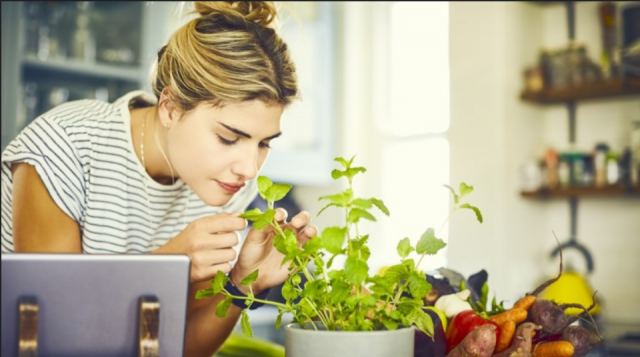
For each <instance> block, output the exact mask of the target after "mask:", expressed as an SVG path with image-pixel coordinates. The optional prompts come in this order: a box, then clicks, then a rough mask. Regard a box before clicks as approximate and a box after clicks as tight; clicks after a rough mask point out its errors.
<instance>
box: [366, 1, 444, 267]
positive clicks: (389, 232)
mask: <svg viewBox="0 0 640 357" xmlns="http://www.w3.org/2000/svg"><path fill="white" fill-rule="evenodd" d="M386 6H387V7H388V8H387V9H386V11H381V13H384V15H383V16H386V19H384V22H386V24H387V25H388V38H387V41H386V43H385V42H384V41H383V44H382V45H380V46H386V48H387V50H386V51H379V53H387V54H388V56H387V58H386V60H385V61H381V62H380V63H382V66H381V67H378V68H380V69H381V70H383V72H381V73H385V74H386V75H387V76H388V77H387V79H386V80H385V81H386V83H387V85H386V86H384V85H381V86H383V87H384V88H383V89H382V90H380V91H379V93H380V95H381V96H383V98H381V99H386V105H387V110H386V113H388V114H387V115H382V116H380V120H379V122H378V127H379V130H380V137H381V171H380V172H381V173H382V174H381V175H382V177H381V178H380V180H381V187H382V192H381V197H382V198H383V199H384V201H385V203H386V204H387V206H388V207H389V210H390V211H391V217H390V218H389V219H383V220H381V223H382V225H383V232H381V233H382V234H380V239H378V240H376V242H374V241H372V242H371V244H372V246H373V245H375V246H376V247H375V248H373V247H372V250H373V251H374V252H376V253H377V254H378V256H377V257H376V256H372V262H371V264H372V265H373V266H372V268H374V269H375V268H376V266H377V267H380V266H383V265H389V264H394V263H396V262H397V260H398V256H397V253H396V245H397V242H398V241H399V240H400V239H402V238H404V237H409V238H410V239H411V242H412V244H413V245H415V243H416V242H417V241H418V239H419V238H420V236H421V235H422V233H423V232H424V231H425V230H426V229H427V228H428V227H433V228H434V229H435V230H436V234H437V235H438V237H439V238H441V239H443V240H445V241H446V240H447V238H448V225H447V224H446V223H445V221H446V219H447V216H448V212H449V192H448V190H447V189H446V188H444V187H443V185H444V184H448V182H449V160H450V159H449V140H448V136H447V131H448V129H449V121H450V110H449V102H450V101H449V5H448V3H446V2H422V3H421V2H398V3H388V4H386ZM445 251H446V249H444V250H442V251H440V253H439V254H438V255H437V256H431V257H427V258H425V260H424V261H423V262H422V263H421V266H420V267H421V268H422V269H424V270H430V269H435V268H438V267H441V266H444V265H445V263H446V257H445ZM376 253H374V254H376Z"/></svg>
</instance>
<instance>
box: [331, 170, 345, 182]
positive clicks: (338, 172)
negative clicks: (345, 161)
mask: <svg viewBox="0 0 640 357" xmlns="http://www.w3.org/2000/svg"><path fill="white" fill-rule="evenodd" d="M344 175H345V172H344V171H341V170H338V169H333V170H332V171H331V178H332V179H334V180H337V179H339V178H340V177H342V176H344Z"/></svg>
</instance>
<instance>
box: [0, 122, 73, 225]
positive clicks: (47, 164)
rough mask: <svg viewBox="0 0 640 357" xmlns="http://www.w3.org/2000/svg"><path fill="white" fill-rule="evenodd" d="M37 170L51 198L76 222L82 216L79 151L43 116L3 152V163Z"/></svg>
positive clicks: (57, 127) (54, 124)
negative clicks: (24, 164) (30, 166)
mask: <svg viewBox="0 0 640 357" xmlns="http://www.w3.org/2000/svg"><path fill="white" fill-rule="evenodd" d="M19 162H24V163H28V164H30V165H32V166H33V167H35V169H36V172H37V173H38V176H39V177H40V180H42V183H43V184H44V186H45V187H46V189H47V191H48V192H49V195H50V196H51V198H52V199H53V201H54V202H55V203H56V205H57V206H58V207H60V209H62V211H64V213H65V214H66V215H68V216H69V217H71V218H72V219H73V220H75V221H76V222H80V219H81V217H82V214H83V211H84V210H83V202H84V192H85V186H84V180H83V170H82V165H81V161H80V158H79V156H78V152H77V150H76V148H75V146H74V145H73V142H72V140H71V139H70V138H69V136H68V135H67V133H66V132H65V131H64V130H63V129H62V128H61V127H60V126H59V125H58V124H57V123H56V122H55V121H52V120H49V119H47V118H46V117H44V116H41V117H39V118H37V119H36V120H34V121H33V122H31V124H29V125H28V126H27V127H26V128H25V129H24V130H23V131H22V132H20V134H19V135H18V136H17V137H16V138H15V139H14V140H13V141H12V142H11V143H10V144H9V145H8V146H7V148H6V149H5V150H4V151H3V153H2V164H3V165H8V166H11V164H13V163H19Z"/></svg>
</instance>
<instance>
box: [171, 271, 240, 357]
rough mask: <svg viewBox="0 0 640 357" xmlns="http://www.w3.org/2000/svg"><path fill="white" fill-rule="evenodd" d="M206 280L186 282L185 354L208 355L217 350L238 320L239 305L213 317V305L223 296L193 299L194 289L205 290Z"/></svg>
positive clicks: (214, 314)
mask: <svg viewBox="0 0 640 357" xmlns="http://www.w3.org/2000/svg"><path fill="white" fill-rule="evenodd" d="M210 286H211V282H210V281H201V282H198V283H192V284H190V289H189V311H188V312H187V331H186V337H185V351H184V355H185V356H195V357H198V356H206V357H210V356H212V355H213V354H214V353H215V352H216V351H218V350H219V349H220V347H221V346H222V344H223V343H224V341H225V340H226V339H227V337H229V335H230V334H231V331H232V330H233V327H234V326H235V325H236V323H237V322H238V317H239V316H240V308H239V307H237V306H235V305H233V304H231V307H229V311H227V315H226V316H225V317H222V318H220V317H218V316H216V306H217V305H218V302H220V301H221V300H222V299H223V298H224V297H223V295H221V294H218V295H216V296H214V297H211V298H205V299H201V300H196V299H195V296H196V291H198V290H201V289H207V288H209V287H210Z"/></svg>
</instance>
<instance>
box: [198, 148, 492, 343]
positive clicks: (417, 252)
mask: <svg viewBox="0 0 640 357" xmlns="http://www.w3.org/2000/svg"><path fill="white" fill-rule="evenodd" d="M353 160H354V158H351V159H350V160H346V159H344V158H342V157H338V158H336V159H335V161H337V162H338V163H339V164H340V165H341V168H340V169H334V170H333V171H332V172H331V176H332V178H333V179H334V180H339V179H346V180H347V182H348V187H347V188H346V189H345V190H344V191H342V192H339V193H336V194H333V195H327V196H322V197H320V198H319V199H320V200H321V201H324V202H326V205H325V206H324V207H323V208H322V209H321V210H320V212H319V213H318V215H319V214H321V213H322V212H323V211H324V210H326V209H328V208H331V207H334V208H336V209H340V210H342V211H343V212H344V225H336V226H331V227H327V228H325V229H324V230H323V231H322V233H321V234H320V235H319V236H316V237H314V238H312V239H311V240H309V241H308V242H307V243H306V244H305V245H304V246H300V245H299V244H298V241H297V238H296V234H295V232H294V231H293V230H292V229H291V228H289V227H285V228H283V227H282V226H281V225H280V224H278V222H277V221H276V219H275V207H274V203H275V202H276V201H278V200H281V199H282V198H284V197H285V196H286V195H287V193H288V192H289V190H290V189H291V186H290V185H285V184H278V183H273V182H272V181H271V180H270V179H269V178H267V177H265V176H260V177H259V178H258V190H259V194H260V196H261V197H262V198H263V199H264V200H265V201H267V203H268V207H267V209H266V210H265V211H264V212H263V211H261V210H260V209H258V208H254V209H252V210H250V211H247V212H245V213H244V214H243V215H242V217H244V218H246V219H247V220H249V221H251V222H252V223H253V227H254V228H255V229H265V228H266V227H272V228H273V230H274V234H275V235H274V237H273V244H274V246H275V248H276V249H277V250H278V251H279V252H280V253H282V254H283V255H284V258H283V260H282V264H287V263H288V264H289V276H288V278H287V279H286V281H285V282H284V284H283V286H282V296H283V297H284V300H285V302H284V303H279V302H274V301H267V300H263V299H259V298H257V297H255V295H254V294H253V292H250V293H249V294H248V296H246V297H241V296H236V295H232V294H230V293H229V292H228V291H227V290H225V289H224V286H225V283H226V282H227V279H228V277H227V276H226V275H225V274H224V273H222V272H218V274H217V275H216V276H215V277H214V278H213V279H212V280H211V286H210V287H209V288H208V289H203V290H199V291H198V292H197V294H196V298H197V299H201V298H205V297H211V296H213V295H216V294H218V293H222V294H223V295H224V296H225V298H224V299H223V300H222V301H221V302H220V303H219V304H218V306H217V308H216V314H217V315H218V316H221V317H222V316H225V315H226V313H227V311H228V309H229V307H230V306H231V301H232V299H244V300H245V303H246V304H247V305H249V306H250V305H251V304H252V303H254V302H260V303H264V304H269V305H273V306H275V307H277V309H278V316H277V319H276V322H275V328H276V329H279V328H280V325H281V323H282V316H283V314H285V313H288V314H291V315H292V316H293V321H294V322H296V323H298V324H299V325H300V326H302V327H304V328H310V329H325V330H343V331H371V330H395V329H397V328H399V327H403V326H411V325H414V326H416V327H417V328H418V329H419V330H421V331H422V332H424V333H426V334H427V335H429V336H432V335H433V322H432V320H431V317H430V315H429V314H427V313H426V312H425V311H424V310H423V307H424V297H425V296H426V295H427V293H428V292H429V291H430V290H431V286H430V284H429V283H428V282H427V280H426V278H425V273H424V272H423V271H421V270H420V269H419V268H418V267H419V265H420V263H421V262H422V260H423V259H424V257H425V256H427V255H434V254H436V253H437V252H438V251H440V250H441V249H442V248H444V247H445V245H446V244H445V243H444V242H443V241H442V240H441V239H440V238H438V237H437V235H436V232H435V230H434V229H433V228H428V229H427V230H426V231H425V232H424V233H423V234H422V236H421V237H420V239H419V240H418V242H417V244H416V245H415V246H413V245H412V244H411V240H410V239H409V238H404V239H402V240H400V241H399V243H398V245H397V252H398V255H399V261H400V262H399V263H398V264H395V265H392V266H389V267H388V268H386V269H385V270H384V272H383V273H379V274H375V275H372V276H371V275H369V265H368V259H369V257H370V255H371V252H370V250H369V247H368V245H367V242H368V240H369V238H370V237H369V235H368V234H363V233H362V232H361V231H360V229H359V226H358V224H359V222H360V221H362V220H365V219H366V220H370V221H376V218H375V216H374V212H376V211H377V212H379V213H382V214H385V215H387V216H388V215H389V210H388V209H387V207H386V206H385V204H384V202H383V201H382V200H380V199H378V198H375V197H371V198H363V197H357V196H356V195H355V194H354V192H353V179H354V177H355V176H357V175H359V174H362V173H365V172H366V169H365V168H364V167H358V166H353ZM446 187H447V188H448V189H449V190H450V191H451V194H452V196H453V202H454V204H453V206H452V211H451V212H453V211H454V210H457V209H470V210H472V211H473V212H474V213H475V215H476V218H477V219H478V221H480V222H482V214H481V212H480V210H479V209H478V208H477V207H475V206H473V205H471V204H469V203H466V202H461V199H462V198H463V197H465V196H467V195H468V194H469V193H471V192H472V191H473V187H472V186H470V185H467V184H465V183H461V184H460V187H459V190H458V191H456V190H455V189H453V188H452V187H450V186H446ZM450 214H451V213H450ZM417 218H418V217H417ZM448 219H449V218H448V217H447V219H446V220H445V222H443V226H444V224H445V223H446V221H448ZM337 257H342V258H344V264H343V266H342V267H340V268H332V267H333V263H334V260H335V259H336V258H337ZM416 258H417V262H416ZM258 274H259V271H257V270H256V271H254V272H253V273H251V274H250V275H249V276H247V277H246V278H245V279H244V280H243V281H242V282H241V284H242V285H244V286H248V287H249V288H250V286H251V283H253V282H254V281H255V280H256V279H257V277H258ZM302 276H304V278H305V279H306V282H305V283H304V284H303V282H302V281H303V279H302ZM241 327H242V330H243V332H244V333H245V334H247V335H251V334H252V332H251V325H250V323H249V318H248V315H247V314H246V310H243V311H242V313H241Z"/></svg>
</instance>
